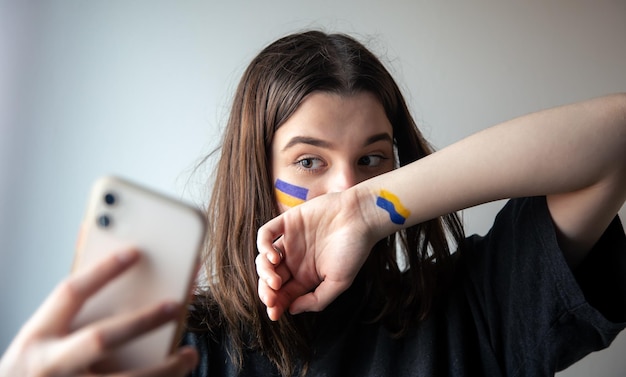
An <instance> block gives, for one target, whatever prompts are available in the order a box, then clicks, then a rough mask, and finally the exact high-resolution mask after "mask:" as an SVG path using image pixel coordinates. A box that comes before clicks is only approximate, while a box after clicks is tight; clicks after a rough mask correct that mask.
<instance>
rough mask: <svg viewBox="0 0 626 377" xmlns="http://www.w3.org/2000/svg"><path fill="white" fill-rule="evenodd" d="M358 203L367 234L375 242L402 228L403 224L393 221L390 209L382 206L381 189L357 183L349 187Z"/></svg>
mask: <svg viewBox="0 0 626 377" xmlns="http://www.w3.org/2000/svg"><path fill="white" fill-rule="evenodd" d="M349 191H352V192H353V195H354V196H355V198H356V201H357V203H358V208H359V212H360V216H361V218H362V219H363V222H364V224H365V227H366V230H365V231H366V234H367V235H368V237H370V238H371V239H372V242H373V243H375V242H377V241H379V240H381V239H383V238H385V237H387V236H388V235H390V234H393V233H395V232H397V231H398V230H400V229H402V228H403V226H402V224H398V223H394V222H393V221H391V216H390V213H389V211H388V210H385V209H384V208H383V207H381V200H384V198H382V196H381V189H380V188H377V187H369V186H368V185H362V184H361V185H356V186H354V187H352V188H350V189H349Z"/></svg>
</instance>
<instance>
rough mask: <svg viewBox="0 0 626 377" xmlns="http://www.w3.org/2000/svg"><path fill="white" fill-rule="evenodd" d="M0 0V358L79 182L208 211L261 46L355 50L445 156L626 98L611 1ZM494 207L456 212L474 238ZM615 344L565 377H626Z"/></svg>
mask: <svg viewBox="0 0 626 377" xmlns="http://www.w3.org/2000/svg"><path fill="white" fill-rule="evenodd" d="M382 3H383V2H377V1H363V0H348V1H343V2H337V1H334V0H321V1H315V2H299V1H242V0H240V1H228V2H227V1H219V2H218V1H214V2H209V1H205V2H201V1H191V0H190V1H184V2H174V1H171V2H164V1H84V0H76V1H54V2H53V1H48V2H45V1H37V2H35V1H19V0H0V56H2V58H1V59H0V127H1V129H0V131H1V132H0V303H1V304H0V352H2V351H3V350H4V349H5V348H6V346H7V345H8V343H9V341H10V339H11V338H12V337H13V336H14V334H15V333H16V331H17V330H18V328H19V326H20V324H21V323H23V322H24V321H25V320H26V319H27V318H28V316H29V315H30V313H32V312H33V310H34V309H35V308H36V307H37V306H38V304H39V303H40V302H41V301H42V300H43V298H44V297H45V296H46V295H47V293H48V292H49V291H50V290H51V289H52V287H53V286H54V285H55V284H56V283H57V282H58V281H59V280H60V279H61V278H62V277H63V276H65V275H66V274H67V273H68V270H69V266H70V263H71V259H72V251H73V247H74V238H75V235H76V232H77V230H78V226H79V222H80V219H81V216H82V209H83V205H84V202H85V199H86V194H87V191H88V189H89V186H90V183H91V182H92V180H93V179H94V178H96V177H97V176H99V175H101V174H105V173H116V174H122V175H125V176H129V177H133V178H135V179H137V180H140V181H142V182H145V183H147V184H149V185H151V186H154V187H156V188H158V189H160V190H161V191H164V192H168V193H170V194H173V195H176V196H180V197H183V198H185V199H187V200H189V201H192V202H196V203H202V202H203V201H204V200H205V196H206V188H205V187H204V178H203V174H205V171H204V170H201V171H200V172H199V173H198V174H196V175H193V174H192V170H193V167H194V165H195V164H196V163H197V161H198V159H199V158H200V157H201V156H202V155H203V154H204V153H206V152H208V151H210V150H211V148H212V147H214V146H215V145H216V143H217V139H218V136H219V134H220V129H221V126H222V125H223V123H224V120H225V116H226V112H227V109H228V103H229V100H230V95H231V94H232V91H233V88H234V86H235V85H236V82H237V79H238V77H239V76H240V74H241V72H242V70H243V69H244V67H245V65H246V64H247V63H248V61H249V60H250V59H251V58H252V56H253V55H254V54H255V53H256V52H257V51H258V50H259V49H260V48H261V47H262V46H264V45H265V44H267V43H268V42H270V41H272V40H274V39H275V38H277V37H279V36H281V35H283V34H285V33H287V32H291V31H296V30H299V29H302V28H309V27H315V28H324V29H326V30H330V31H344V32H349V33H352V34H354V35H356V36H359V37H360V38H361V39H362V40H364V41H365V42H366V43H367V44H368V45H369V46H370V47H371V48H372V49H373V50H374V51H376V52H377V53H379V54H380V55H382V57H383V59H384V60H385V61H386V63H387V64H388V66H389V68H390V69H391V71H392V72H393V74H394V75H395V77H396V78H397V79H398V81H399V82H400V83H401V85H402V87H403V88H404V90H405V92H406V96H407V99H408V102H409V104H410V106H411V107H412V109H413V110H414V114H415V116H416V118H417V119H418V121H419V122H420V123H421V125H422V127H423V129H424V131H425V133H426V135H427V136H428V137H430V139H431V140H432V141H433V142H434V144H435V145H436V146H438V147H443V146H445V145H447V144H449V143H452V142H454V141H455V140H458V139H459V138H461V137H463V136H466V135H468V134H470V133H472V132H475V131H477V130H479V129H482V128H484V127H487V126H489V125H492V124H494V123H497V122H499V121H503V120H506V119H508V118H511V117H514V116H517V115H521V114H524V113H527V112H530V111H534V110H538V109H542V108H546V107H551V106H556V105H559V104H563V103H567V102H571V101H575V100H581V99H585V98H589V97H593V96H596V95H601V94H606V93H610V92H616V91H624V90H626V74H625V73H624V62H626V43H625V42H624V40H625V38H626V3H624V2H622V1H617V0H616V1H604V0H602V1H591V0H589V1H580V0H561V1H558V0H553V1H540V0H532V1H526V2H518V3H511V2H502V1H496V0H493V1H489V0H476V1H466V0H463V1H461V0H453V1H446V2H435V1H430V2H429V1H415V0H411V1H400V0H395V1H387V2H385V4H384V5H383V4H382ZM501 204H502V203H494V204H490V205H486V206H482V207H480V208H477V209H472V210H470V211H466V212H465V214H464V217H465V220H466V222H467V224H468V232H469V233H473V232H479V233H483V232H484V231H485V230H486V229H487V228H488V227H489V225H490V222H491V219H492V218H493V215H494V213H495V211H497V209H498V208H500V206H501ZM625 353H626V336H624V335H622V336H620V338H618V340H617V341H616V342H615V343H614V345H612V346H611V347H610V348H609V349H608V350H605V351H602V352H600V353H597V354H595V355H592V356H590V357H589V358H587V359H586V360H584V361H582V362H581V363H579V364H577V365H576V366H574V367H573V368H570V369H569V370H567V371H565V372H563V373H562V374H561V375H562V376H570V377H573V376H588V375H590V374H591V373H592V372H593V373H594V375H597V376H617V375H622V374H623V371H624V370H625V369H626V360H625V359H624V357H623V355H624V354H625Z"/></svg>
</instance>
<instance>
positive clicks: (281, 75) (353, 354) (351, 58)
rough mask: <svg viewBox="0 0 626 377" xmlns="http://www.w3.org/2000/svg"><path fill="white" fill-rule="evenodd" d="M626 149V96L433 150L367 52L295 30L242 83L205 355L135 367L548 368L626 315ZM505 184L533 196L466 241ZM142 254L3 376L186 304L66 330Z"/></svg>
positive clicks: (43, 319)
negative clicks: (474, 218) (477, 213)
mask: <svg viewBox="0 0 626 377" xmlns="http://www.w3.org/2000/svg"><path fill="white" fill-rule="evenodd" d="M625 151H626V99H625V96H624V95H614V96H608V97H604V98H599V99H595V100H591V101H588V102H584V103H580V104H574V105H570V106H566V107H563V108H558V109H554V110H549V111H544V112H541V113H537V114H533V115H530V116H527V117H523V118H519V119H516V120H513V121H511V122H508V123H505V124H503V125H499V126H496V127H494V128H491V129H488V130H486V131H484V132H481V133H479V134H477V135H475V136H473V137H471V138H468V139H467V140H464V141H462V142H459V143H457V144H455V145H453V146H451V147H449V148H446V149H444V150H442V151H440V152H436V153H432V151H431V148H430V147H429V146H428V143H427V142H426V141H425V140H424V138H423V137H422V136H421V134H420V133H419V131H418V130H417V128H416V125H415V122H414V121H413V119H412V118H411V116H410V113H409V111H408V109H407V107H406V104H405V102H404V100H403V97H402V95H401V93H400V91H399V89H398V87H397V85H396V84H395V82H394V81H393V79H392V78H391V76H390V75H389V73H388V72H387V71H386V70H385V68H384V67H383V65H382V64H381V63H380V61H379V60H378V59H377V58H376V57H375V56H373V55H372V54H371V53H370V52H369V51H368V50H367V49H366V48H365V47H363V46H362V45H361V44H359V43H358V42H356V41H355V40H354V39H352V38H350V37H347V36H344V35H327V34H324V33H321V32H316V31H312V32H305V33H298V34H294V35H289V36H286V37H284V38H282V39H280V40H278V41H276V42H274V43H272V44H271V45H269V46H268V47H266V48H265V49H264V50H262V51H261V52H260V53H259V55H258V56H257V57H256V58H255V59H254V60H253V61H252V62H251V64H250V66H249V67H248V69H247V70H246V72H245V73H244V75H243V77H242V79H241V82H240V85H239V87H238V88H237V92H236V95H235V99H234V103H233V108H232V112H231V115H230V119H229V121H228V125H227V129H226V133H225V136H224V142H223V145H222V148H221V157H220V160H219V165H218V168H217V174H216V176H215V184H214V191H213V194H212V196H211V201H210V205H209V208H208V214H207V216H208V219H209V223H210V224H209V237H207V239H208V240H209V241H208V243H207V247H206V253H205V255H204V267H205V273H206V277H207V279H206V286H204V287H202V288H203V289H201V290H199V291H198V294H197V296H196V300H195V302H194V306H193V310H192V311H191V315H190V319H189V323H188V331H187V332H186V334H185V336H184V338H183V341H182V344H183V345H191V346H193V347H194V348H195V349H196V351H193V350H191V349H190V348H187V347H183V348H181V350H182V351H181V353H180V354H178V355H175V356H173V357H172V359H170V360H169V361H167V362H166V363H165V364H163V365H161V366H156V367H155V369H154V370H151V371H138V372H133V373H135V374H129V375H146V376H148V375H166V374H165V373H167V372H164V371H166V370H167V368H169V372H170V373H171V375H182V374H183V373H186V372H187V371H188V370H189V369H190V368H192V367H193V365H194V363H195V362H196V358H198V359H199V362H198V364H197V367H196V368H195V369H194V372H193V374H192V375H194V376H208V375H229V376H230V375H242V376H248V375H264V376H265V375H298V374H307V375H311V376H316V375H337V376H339V375H341V376H343V375H403V376H404V375H446V374H448V375H551V374H553V373H554V371H555V370H558V369H561V368H564V367H566V366H568V365H570V364H571V363H573V362H574V361H576V360H578V359H579V358H581V357H583V356H584V355H585V354H587V353H589V352H591V351H593V350H595V349H600V348H603V347H606V346H607V345H608V344H609V343H610V342H611V340H612V339H613V338H614V337H615V336H616V334H617V333H618V332H619V331H621V330H622V328H623V327H624V322H625V320H626V309H625V308H626V282H625V281H624V278H623V276H625V275H624V272H625V271H624V269H625V268H626V259H625V258H626V253H625V251H626V245H625V243H626V241H625V237H624V233H623V230H622V228H621V225H620V223H619V220H618V219H616V218H615V214H616V212H617V210H618V209H619V208H620V206H621V205H622V204H623V203H624V199H625V197H626V190H625V187H626V164H625V161H626V158H625V157H626V155H625V153H626V152H625ZM507 197H528V198H526V199H515V200H513V201H511V203H510V204H509V205H507V206H506V207H505V208H504V209H503V210H502V212H501V214H500V215H499V216H498V218H497V219H496V222H495V223H494V227H493V229H492V231H491V232H490V234H489V235H488V236H487V237H485V238H478V237H472V238H469V239H465V236H464V234H463V230H462V227H461V224H460V222H459V219H458V217H457V216H456V215H455V214H454V212H455V211H457V210H460V209H462V208H466V207H468V206H472V205H476V204H479V203H483V202H486V201H490V200H495V199H500V198H507ZM281 213H283V214H282V215H280V214H281ZM279 215H280V216H279ZM276 216H278V217H277V218H276V219H275V220H272V219H273V218H275V217H276ZM266 222H268V223H267V225H266V226H263V224H264V223H266ZM262 226H263V227H262ZM261 227H262V228H261ZM259 228H261V230H260V231H259V237H258V248H257V245H256V240H257V230H258V229H259ZM455 250H458V251H457V252H456V253H455V252H454V251H455ZM134 258H136V255H135V254H132V253H131V254H130V257H129V256H127V257H126V258H118V259H112V260H109V261H105V262H103V266H105V267H106V266H109V267H108V269H106V268H104V269H101V270H100V271H101V272H100V274H99V275H98V278H97V279H94V278H93V277H91V276H78V277H72V278H70V279H69V280H68V282H67V283H66V284H65V285H63V286H70V287H71V289H61V290H60V291H61V292H65V295H63V294H61V295H58V294H57V295H55V294H53V296H52V297H51V299H50V301H49V302H48V303H47V304H45V305H44V306H43V307H42V309H41V311H40V313H39V314H37V315H36V316H35V317H33V319H32V320H31V321H29V323H28V324H27V325H26V327H25V330H23V331H22V332H21V333H20V334H19V335H18V337H17V338H16V340H15V341H14V343H13V344H12V346H11V348H10V349H9V351H8V352H7V355H6V356H5V357H4V358H3V360H2V361H1V362H0V375H3V374H2V373H4V375H15V373H10V372H14V371H22V370H28V369H25V368H22V369H19V367H24V365H25V364H27V361H28V360H33V359H35V358H40V360H44V361H45V362H42V363H41V364H42V365H44V366H46V367H47V368H43V367H41V366H40V367H39V369H38V370H37V371H38V372H41V373H39V375H75V374H78V373H80V372H81V371H83V370H85V369H86V368H88V367H89V365H90V364H91V363H92V362H93V360H95V359H97V357H98V355H100V354H102V353H103V352H105V351H106V350H107V349H108V348H111V347H115V346H117V345H119V344H120V343H123V342H125V341H128V340H129V339H132V338H134V337H135V336H138V335H139V334H140V333H142V332H144V331H148V330H149V329H150V328H152V327H154V326H157V325H158V324H160V323H162V322H163V321H166V320H167V319H168V318H173V316H174V315H175V310H176V308H175V306H172V305H166V306H165V307H161V308H154V309H151V310H149V311H145V312H142V313H137V314H136V315H135V316H133V317H132V318H114V319H111V320H110V321H108V322H107V323H100V324H96V325H94V327H95V330H94V329H93V328H92V329H91V330H92V332H95V333H96V334H97V335H98V336H97V337H96V339H101V340H102V339H104V340H105V341H103V342H100V343H98V342H96V344H97V345H98V347H91V348H88V347H85V345H89V344H90V343H89V342H88V340H91V341H93V338H89V337H87V336H84V333H83V337H82V338H81V336H80V335H81V334H76V333H72V334H67V333H64V332H63V331H62V329H63V327H62V326H60V327H58V328H54V325H53V324H54V323H57V322H58V323H59V324H63V323H68V321H70V320H71V317H72V315H73V314H74V313H75V310H76V309H75V308H77V307H79V305H80V303H81V302H82V301H83V300H85V299H86V297H88V296H89V295H90V294H91V292H93V291H94V290H95V289H97V288H98V287H99V286H101V285H103V284H105V283H106V282H107V281H109V280H111V279H113V278H114V276H115V275H116V274H117V273H119V271H121V270H122V269H124V268H128V266H129V265H130V264H131V263H130V262H132V260H133V259H134ZM106 263H109V264H108V265H107V264H106ZM102 271H105V272H106V271H108V272H106V273H105V272H102ZM257 271H258V274H257ZM68 292H70V293H72V292H73V293H72V294H67V293H68ZM76 292H78V293H77V294H75V293H76ZM64 297H66V298H65V299H64ZM259 297H260V298H261V300H259ZM68 308H69V309H68ZM287 310H288V311H289V312H290V313H291V314H289V313H287V314H285V312H286V311H287ZM172 313H174V314H172ZM298 313H299V314H298ZM49 318H54V319H55V321H50V320H49ZM144 318H148V319H149V320H148V321H143V322H142V321H141V319H144ZM137 323H143V324H144V325H142V326H137ZM55 329H56V331H54V330H55ZM50 344H54V345H56V346H57V348H55V352H51V351H50V347H49V348H48V349H46V347H47V346H48V345H50ZM81 346H82V347H85V349H86V350H87V351H88V352H85V353H80V352H77V351H76V350H78V349H81V348H79V347H81ZM42 350H47V351H48V352H47V353H45V352H42ZM70 351H73V352H70ZM42 355H44V356H42ZM41 357H45V358H44V359H41ZM32 364H33V363H31V365H32ZM35 364H36V363H35ZM46 372H48V373H46ZM159 373H161V374H159Z"/></svg>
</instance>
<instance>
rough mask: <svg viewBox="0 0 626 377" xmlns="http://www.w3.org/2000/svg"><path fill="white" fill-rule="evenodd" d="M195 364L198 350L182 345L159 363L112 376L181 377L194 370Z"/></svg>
mask: <svg viewBox="0 0 626 377" xmlns="http://www.w3.org/2000/svg"><path fill="white" fill-rule="evenodd" d="M197 364H198V351H196V350H195V349H194V348H192V347H183V348H181V349H179V350H178V352H176V353H175V354H172V355H170V356H169V357H168V358H167V359H166V360H165V362H164V363H162V364H161V365H158V366H155V367H153V368H148V369H144V370H139V371H135V372H133V373H130V374H123V375H119V376H114V377H170V376H171V377H183V376H187V375H188V374H189V373H190V372H191V371H192V370H194V369H195V367H196V365H197Z"/></svg>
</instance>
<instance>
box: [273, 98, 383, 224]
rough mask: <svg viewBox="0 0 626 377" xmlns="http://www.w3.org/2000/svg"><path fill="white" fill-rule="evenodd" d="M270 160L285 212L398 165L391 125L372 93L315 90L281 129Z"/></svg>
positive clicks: (280, 205)
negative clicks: (342, 93) (338, 93)
mask: <svg viewBox="0 0 626 377" xmlns="http://www.w3.org/2000/svg"><path fill="white" fill-rule="evenodd" d="M271 165H272V178H273V183H274V188H275V189H274V193H275V198H276V201H277V202H278V205H279V207H280V210H281V212H282V211H285V210H287V209H288V208H290V207H293V206H295V205H298V204H300V203H302V202H304V201H305V200H308V199H312V198H314V197H316V196H319V195H322V194H325V193H328V192H336V191H343V190H345V189H347V188H349V187H351V186H353V185H355V184H357V183H359V182H361V181H364V180H366V179H368V178H372V177H374V176H376V175H379V174H382V173H385V172H388V171H390V170H391V169H393V167H394V150H393V131H392V127H391V124H390V123H389V120H388V119H387V116H386V115H385V111H384V109H383V106H382V105H381V103H380V102H379V101H378V99H377V98H376V97H375V96H374V95H372V94H370V93H368V92H361V93H357V94H355V95H351V96H340V95H337V94H331V93H325V92H314V93H312V94H310V95H309V96H307V97H306V98H305V100H304V101H303V102H302V103H301V104H300V106H299V107H298V109H297V110H296V111H295V112H294V113H293V114H292V115H291V117H290V118H289V119H287V121H286V122H285V123H284V124H283V125H282V126H281V127H279V128H278V130H276V133H275V134H274V140H273V141H272V154H271Z"/></svg>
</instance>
